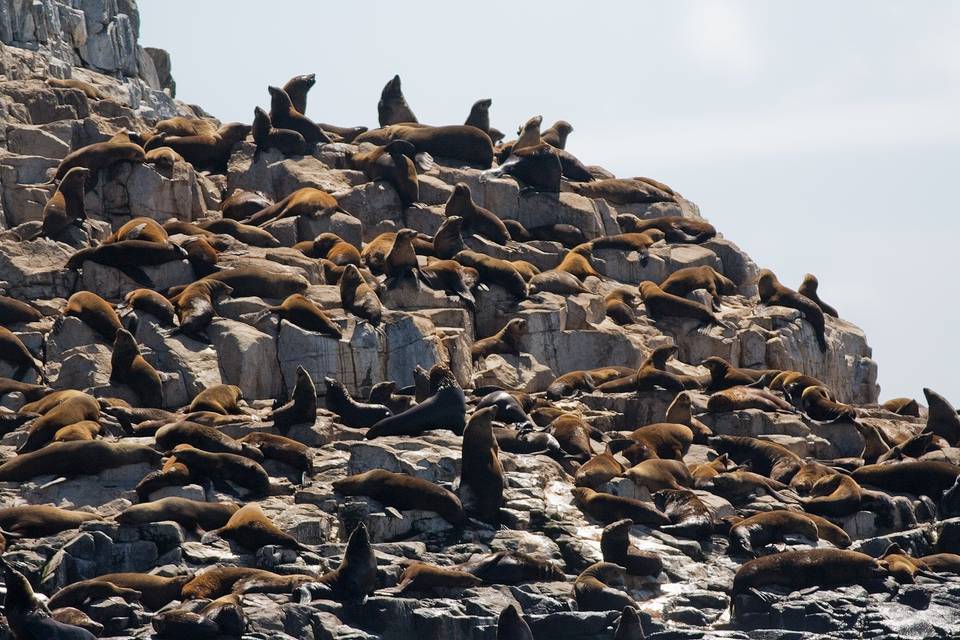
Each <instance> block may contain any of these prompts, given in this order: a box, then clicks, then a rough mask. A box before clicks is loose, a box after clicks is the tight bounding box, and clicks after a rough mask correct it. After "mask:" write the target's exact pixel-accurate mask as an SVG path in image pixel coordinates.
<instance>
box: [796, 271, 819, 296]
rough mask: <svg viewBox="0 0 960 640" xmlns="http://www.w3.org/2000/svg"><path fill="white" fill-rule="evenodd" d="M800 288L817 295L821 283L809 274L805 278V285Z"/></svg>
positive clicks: (802, 284)
mask: <svg viewBox="0 0 960 640" xmlns="http://www.w3.org/2000/svg"><path fill="white" fill-rule="evenodd" d="M800 286H801V287H803V288H805V289H807V290H809V291H810V292H812V293H816V292H817V287H819V286H820V282H819V281H818V280H817V276H815V275H813V274H812V273H807V274H805V275H804V276H803V283H801V285H800Z"/></svg>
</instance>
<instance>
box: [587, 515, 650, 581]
mask: <svg viewBox="0 0 960 640" xmlns="http://www.w3.org/2000/svg"><path fill="white" fill-rule="evenodd" d="M632 526H633V520H630V519H623V520H617V521H616V522H612V523H610V524H608V525H607V526H605V527H604V528H603V532H602V533H601V534H600V552H601V553H602V554H603V561H604V562H612V563H614V564H618V565H620V566H621V567H624V568H625V569H626V570H627V573H628V574H630V575H634V576H656V575H659V574H660V572H661V571H662V570H663V561H662V560H661V559H660V556H658V555H657V554H656V553H654V552H652V551H640V550H639V549H637V548H636V547H634V546H633V545H632V544H631V543H630V528H631V527H632Z"/></svg>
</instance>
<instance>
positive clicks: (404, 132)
mask: <svg viewBox="0 0 960 640" xmlns="http://www.w3.org/2000/svg"><path fill="white" fill-rule="evenodd" d="M394 140H406V141H407V142H409V143H410V144H412V145H413V146H414V148H415V150H416V152H417V153H429V154H430V155H431V156H434V157H440V158H448V159H451V160H457V161H460V162H464V163H467V164H470V165H475V166H478V167H480V168H482V169H486V168H487V167H489V166H490V164H491V163H492V162H493V143H492V142H491V141H490V136H488V135H487V134H486V133H484V132H483V131H481V130H480V129H477V128H476V127H469V126H466V125H459V124H457V125H446V126H440V127H431V126H427V125H415V124H409V123H408V124H393V125H388V126H386V127H384V128H382V129H376V130H374V131H367V132H366V133H362V134H360V135H359V136H357V137H356V139H355V140H354V142H355V143H358V144H359V143H361V142H372V143H374V144H381V145H385V144H388V143H390V142H393V141H394Z"/></svg>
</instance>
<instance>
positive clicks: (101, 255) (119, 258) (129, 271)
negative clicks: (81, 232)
mask: <svg viewBox="0 0 960 640" xmlns="http://www.w3.org/2000/svg"><path fill="white" fill-rule="evenodd" d="M186 257H187V252H186V250H185V249H183V248H182V247H179V246H177V245H175V244H172V243H170V242H150V241H149V240H121V241H119V242H112V243H110V244H102V245H100V246H99V247H87V248H86V249H80V250H79V251H77V252H76V253H74V254H73V255H72V256H70V259H69V260H67V264H66V268H67V269H71V270H74V271H75V270H77V269H82V268H83V263H84V262H95V263H97V264H102V265H106V266H108V267H116V268H117V269H119V270H120V271H122V272H123V273H124V274H125V275H126V276H128V277H129V278H130V279H131V280H134V281H135V282H137V284H140V285H142V286H145V287H148V288H151V287H152V286H153V282H152V281H151V280H150V278H149V277H148V276H147V274H146V273H144V272H143V269H141V267H145V266H157V265H161V264H167V263H168V262H176V261H178V260H184V259H186Z"/></svg>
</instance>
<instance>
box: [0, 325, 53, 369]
mask: <svg viewBox="0 0 960 640" xmlns="http://www.w3.org/2000/svg"><path fill="white" fill-rule="evenodd" d="M0 361H3V362H6V363H8V364H10V365H12V366H14V367H16V368H17V369H16V371H14V372H13V377H14V378H16V379H17V380H19V379H20V378H22V377H23V376H25V375H26V373H27V371H29V370H30V369H33V370H35V371H36V372H37V375H38V376H40V380H41V382H44V383H46V381H47V377H46V375H45V374H44V373H43V363H42V362H40V361H39V360H37V359H36V358H34V357H33V354H31V353H30V350H29V349H27V346H26V345H25V344H23V342H22V341H21V340H20V338H18V337H17V336H16V334H14V333H13V332H12V331H10V330H9V329H7V328H6V327H3V326H0Z"/></svg>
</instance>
